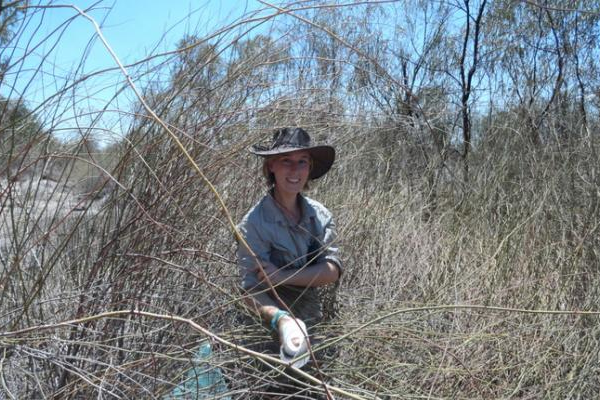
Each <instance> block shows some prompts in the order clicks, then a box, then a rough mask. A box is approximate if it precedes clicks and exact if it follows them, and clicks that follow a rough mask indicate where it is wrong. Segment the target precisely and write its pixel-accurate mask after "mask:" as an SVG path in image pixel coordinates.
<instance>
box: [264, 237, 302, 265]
mask: <svg viewBox="0 0 600 400" xmlns="http://www.w3.org/2000/svg"><path fill="white" fill-rule="evenodd" d="M295 259H296V257H294V255H293V254H292V252H291V251H290V250H289V249H288V248H287V247H285V246H283V245H280V244H278V243H273V244H271V256H270V261H271V263H273V264H274V265H275V266H277V267H278V268H293V267H294V266H295V264H296V263H295V261H296V260H295Z"/></svg>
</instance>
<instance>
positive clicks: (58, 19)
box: [0, 0, 262, 139]
mask: <svg viewBox="0 0 600 400" xmlns="http://www.w3.org/2000/svg"><path fill="white" fill-rule="evenodd" d="M32 3H33V4H35V2H32ZM39 4H44V5H47V4H48V2H40V3H39ZM51 4H52V7H50V8H43V9H41V8H33V9H30V10H29V14H28V15H29V16H28V18H26V19H24V21H25V23H23V24H19V25H18V27H17V29H18V31H17V33H18V35H17V36H18V40H17V41H15V42H14V44H13V45H12V48H11V49H6V50H4V51H3V56H4V58H6V56H5V55H9V58H10V60H11V61H13V65H12V67H11V68H10V70H9V73H8V74H7V76H6V77H5V79H4V80H3V82H2V86H0V94H1V95H2V96H4V97H11V98H19V97H21V98H24V99H25V100H26V102H27V105H28V106H29V107H30V108H36V107H37V106H39V105H40V104H42V102H44V101H46V104H47V100H48V99H49V98H52V96H53V95H55V94H56V93H60V92H61V90H62V88H63V87H65V85H67V84H68V83H69V82H73V81H74V80H75V79H77V77H81V76H85V75H88V74H93V73H94V72H97V71H103V70H104V69H107V68H114V67H115V66H116V63H115V61H114V60H113V58H112V57H111V55H110V53H109V52H108V51H107V49H106V48H105V46H104V45H103V44H102V43H101V41H100V40H98V37H97V34H96V30H95V28H94V25H93V23H92V22H91V21H89V20H88V19H86V18H84V17H83V16H81V15H79V14H78V12H77V10H75V9H73V8H72V7H59V6H61V5H75V6H76V7H78V8H80V9H81V10H82V11H84V12H85V13H86V14H87V15H89V17H91V18H93V19H94V20H95V21H96V22H97V23H98V24H99V25H100V26H101V30H102V34H103V35H104V37H105V39H106V41H107V42H108V44H109V45H110V47H111V48H112V50H113V51H114V52H115V53H116V55H117V56H118V58H119V59H120V60H121V62H122V63H124V64H129V63H134V62H136V61H139V60H142V59H144V58H145V57H146V56H148V55H149V54H157V53H162V52H167V51H170V50H174V49H176V47H177V43H178V41H179V40H181V38H182V37H183V36H184V35H185V34H186V33H189V32H197V33H199V34H200V35H203V34H206V33H207V32H214V31H215V30H216V29H218V28H219V27H224V26H227V25H228V24H230V23H232V22H233V21H235V20H236V19H238V18H239V17H241V16H242V15H243V14H245V13H247V12H248V10H249V9H257V8H259V7H262V5H260V3H258V2H257V1H256V0H246V1H245V0H202V1H194V0H110V1H95V2H93V1H88V0H85V1H84V0H74V1H73V0H71V1H65V2H64V3H61V2H59V1H55V2H52V3H51ZM9 51H10V52H9ZM82 60H83V61H82ZM147 65H148V64H145V68H147ZM133 68H134V67H132V73H133ZM122 87H123V75H122V74H121V72H120V71H112V72H103V73H101V74H98V76H94V77H92V78H90V79H87V80H86V81H85V82H83V83H82V84H79V85H77V90H74V91H72V93H70V95H71V96H73V99H74V100H73V101H72V104H69V102H64V101H63V103H61V104H68V106H66V107H65V109H64V110H63V111H62V112H60V113H58V114H57V113H56V109H55V108H54V109H52V112H53V113H54V114H55V115H53V116H52V126H53V130H55V131H56V133H57V134H58V135H59V136H60V135H62V136H64V137H67V138H68V137H69V134H70V132H69V126H72V125H73V115H84V114H85V112H86V109H92V110H93V109H96V110H97V109H100V108H101V107H102V106H103V105H105V104H106V103H107V102H109V100H110V99H112V98H113V97H114V96H115V95H116V94H117V93H119V90H120V89H121V88H122ZM133 101H135V100H134V95H133V93H132V92H131V91H128V90H125V91H122V93H120V94H119V95H118V98H117V99H116V100H112V101H111V106H110V107H115V108H118V109H128V108H130V107H129V104H131V103H132V102H133ZM110 107H109V108H110ZM50 108H51V107H43V109H44V110H47V109H50ZM40 112H43V110H40ZM45 117H46V118H45V120H47V119H48V116H45ZM102 118H104V119H107V120H106V121H105V122H104V124H98V122H95V123H94V124H95V125H96V126H100V125H102V126H100V128H101V129H104V128H105V129H106V131H107V132H108V131H114V129H115V127H114V124H115V123H117V122H119V123H123V121H122V115H119V116H117V115H116V114H113V117H112V119H111V118H110V112H108V113H106V115H104V116H103V117H102ZM92 119H93V116H92V115H90V117H89V121H87V122H86V123H90V124H91V123H92V122H91V121H92ZM111 121H112V122H111ZM77 124H78V126H79V125H81V121H77ZM107 139H108V138H107Z"/></svg>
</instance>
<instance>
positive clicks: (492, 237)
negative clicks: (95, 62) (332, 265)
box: [0, 0, 600, 399]
mask: <svg viewBox="0 0 600 400" xmlns="http://www.w3.org/2000/svg"><path fill="white" fill-rule="evenodd" d="M256 4H257V5H259V6H260V7H261V8H260V9H256V11H252V12H249V13H248V14H246V15H244V16H243V17H242V18H240V19H239V20H237V21H235V23H232V24H231V25H228V26H221V27H217V28H215V29H214V30H213V31H211V32H210V33H209V34H202V35H201V34H199V33H197V32H189V34H188V35H186V36H185V37H184V38H182V39H181V41H180V43H179V46H178V49H177V51H172V52H165V53H160V52H159V51H158V50H155V51H154V52H149V54H148V58H146V59H142V60H139V61H138V62H137V63H135V64H131V65H125V66H124V67H123V68H124V69H125V70H126V71H127V75H125V73H124V72H125V71H123V70H121V69H119V68H118V67H117V61H116V60H115V62H114V66H115V68H114V69H112V70H99V71H96V72H95V73H91V74H90V73H82V72H81V70H80V69H79V68H77V67H76V68H75V69H74V70H73V71H71V72H69V73H65V72H64V71H63V70H62V69H59V68H56V66H55V65H53V59H54V57H55V54H54V53H53V52H54V47H53V45H54V44H57V43H60V42H61V41H64V40H69V34H70V30H69V26H70V24H71V23H73V22H74V21H87V23H89V24H90V29H93V24H92V21H90V20H89V19H87V18H86V16H89V17H90V18H92V17H95V16H97V15H98V14H97V13H98V12H99V11H101V10H105V9H104V8H101V7H102V6H106V5H105V4H104V5H103V4H99V5H97V6H96V8H95V9H90V10H78V9H76V8H67V9H61V10H62V11H68V12H67V13H65V14H61V15H67V17H66V18H65V21H64V24H62V25H60V27H59V29H58V30H56V31H52V32H51V33H49V34H48V35H47V36H45V37H41V36H39V35H36V36H34V37H32V36H30V35H29V34H27V32H31V29H26V27H27V26H29V25H28V24H34V23H36V21H38V22H39V21H41V23H42V24H44V23H46V21H47V20H49V18H50V17H49V15H51V14H52V13H53V12H56V10H57V9H55V8H44V6H40V5H36V4H35V3H34V2H24V1H15V2H8V3H6V2H0V44H1V46H0V95H1V96H2V97H1V98H0V398H7V399H8V398H19V399H20V398H73V399H79V398H169V396H174V395H176V394H177V393H180V392H177V390H179V389H181V383H182V381H183V380H185V379H186V377H187V378H189V377H190V376H192V379H194V378H193V377H194V376H195V375H194V374H197V375H198V378H200V377H201V376H204V377H206V375H203V374H204V372H205V371H206V370H211V373H213V375H212V376H216V377H217V378H215V379H213V381H215V382H216V385H215V390H214V391H213V394H210V395H209V394H207V393H209V392H210V390H209V389H206V388H205V392H202V393H199V394H198V397H197V398H227V397H228V396H229V398H236V399H246V398H261V397H263V392H265V391H266V390H268V387H269V382H271V381H272V380H273V379H274V377H275V376H276V375H277V374H279V373H281V371H282V370H283V368H282V366H281V365H279V364H277V362H276V360H272V359H269V358H265V357H262V356H260V355H255V354H251V353H248V352H246V351H245V349H244V347H243V346H244V345H245V343H248V341H258V340H270V333H269V332H268V330H267V329H266V328H263V327H261V326H260V324H259V322H258V321H256V322H255V324H254V325H251V326H249V327H248V326H247V325H248V323H247V320H248V318H250V317H251V313H250V312H249V311H248V310H246V309H244V306H243V301H241V299H240V293H239V290H238V285H239V276H238V270H237V266H236V262H235V248H236V242H235V238H234V234H233V227H232V224H231V222H232V221H233V222H237V221H239V219H240V218H241V217H242V216H243V215H244V213H245V212H246V211H247V210H248V208H249V207H251V206H252V205H253V204H254V203H255V202H256V200H257V199H258V198H260V196H261V195H262V194H263V193H264V191H265V188H266V187H265V185H264V182H263V181H262V180H261V173H260V168H261V165H260V162H259V161H258V160H256V159H255V158H254V157H251V155H249V154H248V152H247V149H248V147H249V145H250V144H252V143H256V142H257V141H263V140H266V139H267V138H269V137H270V134H271V132H272V131H273V130H274V129H275V128H279V127H284V126H301V127H303V128H304V129H306V130H307V131H308V132H310V133H311V136H312V137H313V138H315V139H316V140H317V141H321V142H327V143H329V144H332V145H334V146H335V147H336V150H337V160H336V163H335V164H334V167H333V169H332V170H331V171H330V172H329V173H328V174H327V175H326V176H325V177H324V178H323V179H320V180H318V181H315V182H313V183H311V189H310V191H309V192H308V193H307V195H308V196H314V197H315V198H316V199H318V200H319V201H321V202H322V203H324V204H325V205H326V206H327V207H328V208H329V209H330V210H331V211H332V212H333V214H334V216H335V219H336V224H337V227H338V231H339V232H338V234H339V245H340V247H341V249H342V258H343V261H344V263H345V270H344V274H343V277H342V279H341V282H340V285H339V287H337V288H327V289H325V290H324V292H323V295H324V296H325V297H326V299H327V301H326V305H327V310H326V311H327V315H328V319H327V321H326V322H325V323H324V324H323V326H322V327H321V330H320V333H319V335H320V336H319V338H318V339H319V340H316V341H315V343H314V346H315V350H317V349H319V348H323V347H326V348H327V350H324V351H325V353H326V355H325V356H324V357H323V360H322V362H321V363H320V365H319V368H316V369H315V370H308V371H307V372H308V373H310V374H311V376H312V377H313V378H312V379H313V380H312V381H311V378H310V377H305V378H304V380H305V381H306V382H309V383H310V382H312V383H310V384H311V385H312V386H314V388H313V389H312V393H311V394H308V393H305V392H300V393H297V396H298V398H313V397H314V396H315V395H314V393H317V392H320V393H322V395H323V396H324V397H325V396H327V395H328V396H330V397H332V398H338V399H342V398H344V399H345V398H362V399H375V398H379V399H401V398H594V397H596V396H597V393H598V392H599V391H600V360H599V355H600V324H599V318H600V306H599V304H600V275H599V271H600V262H599V257H600V239H599V238H600V234H599V233H600V232H599V229H598V228H599V226H600V201H599V198H600V190H599V187H600V161H599V160H600V158H599V157H598V147H599V146H600V136H599V135H598V132H599V126H600V98H599V95H600V75H599V74H598V70H599V67H600V65H599V61H598V60H600V57H599V50H600V49H599V48H598V46H599V43H600V40H599V37H598V36H599V34H600V26H599V19H600V3H599V2H597V1H591V0H590V1H578V0H572V1H571V0H570V1H566V0H565V1H563V0H555V1H544V2H542V1H516V0H498V1H493V2H491V1H485V0H475V1H469V0H456V1H446V0H444V1H438V2H429V1H418V0H405V1H397V2H387V1H381V2H379V1H373V2H357V3H356V4H353V2H341V1H340V2H338V1H335V2H327V3H326V2H314V1H300V2H294V3H291V4H288V5H286V4H283V3H277V5H272V4H267V2H260V3H256ZM95 18H96V19H97V17H95ZM96 19H94V20H96ZM197 19H198V14H197V13H194V12H193V13H190V16H189V21H190V22H191V23H190V24H189V25H190V26H196V23H197ZM93 43H94V45H95V46H102V45H103V42H102V38H101V37H99V36H97V35H94V37H93ZM91 44H92V42H91V43H90V45H91ZM109 44H110V43H109ZM160 48H161V47H160V46H157V47H156V49H160ZM17 50H19V51H17ZM84 50H85V49H82V60H81V63H82V64H81V65H80V67H81V66H83V65H84V64H85V62H86V61H87V58H86V54H87V53H86V52H85V51H84ZM40 54H42V57H40V58H37V57H39V55H40ZM106 54H108V51H107V52H106ZM117 56H118V55H117ZM31 60H39V64H37V65H34V66H33V67H32V66H31V65H32V64H31V62H30V61H31ZM36 62H37V61H36ZM34 64H35V63H34ZM111 79H114V80H111ZM128 79H129V80H128ZM42 81H43V82H54V83H50V84H48V83H46V84H45V86H44V89H43V90H42V91H41V89H40V86H39V85H38V83H39V82H42ZM107 82H111V83H108V84H107ZM115 82H116V83H115ZM98 85H102V86H98ZM94 88H96V89H98V92H96V90H95V89H94ZM100 89H102V91H103V92H106V91H111V90H112V93H114V97H112V96H109V97H107V98H105V99H104V100H102V99H103V97H101V96H99V95H98V96H97V95H96V94H97V93H100ZM136 93H137V94H139V97H137V96H136ZM118 94H121V95H127V96H128V97H129V99H132V98H133V99H134V100H133V101H132V102H131V101H130V102H124V101H123V100H121V97H117V95H118ZM142 99H143V100H142ZM124 104H126V105H124ZM67 134H68V135H67ZM109 139H110V140H109ZM230 218H231V219H230ZM207 344H210V345H211V347H212V351H208V347H207ZM239 346H242V347H239ZM199 349H201V350H202V351H199ZM259 360H262V362H260V361H259ZM258 364H262V366H263V367H262V368H260V369H259V368H257V365H258ZM265 365H267V366H269V365H270V366H271V367H270V368H265V367H264V366H265ZM194 366H195V367H196V369H194V368H193V367H194ZM190 374H191V375H190ZM323 381H324V382H327V384H328V385H329V386H328V391H329V394H326V393H325V391H324V389H323V385H322V383H320V382H323ZM178 385H179V389H177V388H178ZM217 389H218V390H217ZM216 392H219V393H216ZM215 393H216V394H215ZM303 396H304V397H303ZM187 398H196V394H194V395H188V396H187Z"/></svg>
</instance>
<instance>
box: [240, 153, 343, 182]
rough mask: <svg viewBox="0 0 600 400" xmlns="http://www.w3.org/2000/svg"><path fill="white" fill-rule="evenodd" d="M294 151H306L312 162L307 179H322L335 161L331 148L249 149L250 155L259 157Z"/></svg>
mask: <svg viewBox="0 0 600 400" xmlns="http://www.w3.org/2000/svg"><path fill="white" fill-rule="evenodd" d="M295 151H308V153H309V154H310V158H311V161H312V168H311V170H310V174H309V175H308V178H309V179H317V178H320V177H322V176H323V175H325V174H326V173H327V171H329V170H330V169H331V166H332V165H333V162H334V161H335V149H334V148H333V147H331V146H311V147H278V148H276V149H272V150H262V149H257V148H252V149H250V152H251V153H252V154H256V155H257V156H260V157H270V156H275V155H281V154H288V153H293V152H295Z"/></svg>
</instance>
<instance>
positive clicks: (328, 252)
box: [316, 215, 344, 275]
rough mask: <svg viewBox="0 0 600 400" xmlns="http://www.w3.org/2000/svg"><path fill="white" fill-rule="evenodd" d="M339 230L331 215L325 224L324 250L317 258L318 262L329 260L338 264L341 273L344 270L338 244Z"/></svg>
mask: <svg viewBox="0 0 600 400" xmlns="http://www.w3.org/2000/svg"><path fill="white" fill-rule="evenodd" d="M336 239H337V230H336V227H335V222H334V221H333V218H331V216H330V215H329V216H328V218H327V220H326V221H325V224H324V234H323V239H322V247H323V248H322V250H321V253H320V254H319V256H318V257H317V259H316V262H323V261H329V262H332V263H334V264H335V265H337V267H338V269H339V271H340V275H342V273H343V271H344V267H343V264H342V260H341V258H340V251H339V247H338V244H337V240H336Z"/></svg>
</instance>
